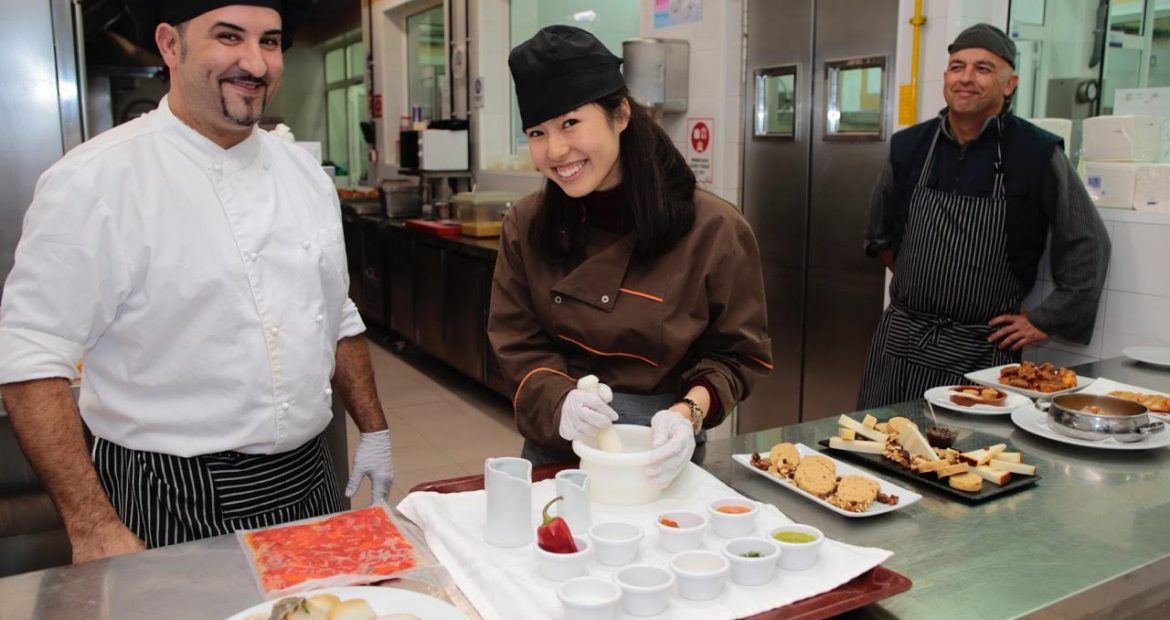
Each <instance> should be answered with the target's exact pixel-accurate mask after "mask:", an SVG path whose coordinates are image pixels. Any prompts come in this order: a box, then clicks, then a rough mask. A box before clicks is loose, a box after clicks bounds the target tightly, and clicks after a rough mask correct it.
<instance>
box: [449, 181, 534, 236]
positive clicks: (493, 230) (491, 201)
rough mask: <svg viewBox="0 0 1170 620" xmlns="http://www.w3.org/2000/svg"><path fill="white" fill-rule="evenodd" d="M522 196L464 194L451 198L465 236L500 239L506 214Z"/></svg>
mask: <svg viewBox="0 0 1170 620" xmlns="http://www.w3.org/2000/svg"><path fill="white" fill-rule="evenodd" d="M521 197H522V196H521V195H520V194H515V193H512V192H463V193H460V194H455V195H454V196H452V197H451V204H452V205H454V207H455V210H456V211H457V212H458V218H459V224H460V226H462V228H463V234H464V235H466V236H468V237H498V236H500V229H501V227H502V225H503V221H504V214H505V213H507V212H508V209H510V208H512V204H513V203H514V202H516V201H517V200H519V199H520V198H521Z"/></svg>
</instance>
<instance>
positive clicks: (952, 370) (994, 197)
mask: <svg viewBox="0 0 1170 620" xmlns="http://www.w3.org/2000/svg"><path fill="white" fill-rule="evenodd" d="M948 52H949V53H950V58H949V61H948V65H947V68H946V72H945V74H944V87H943V88H944V91H943V93H944V98H945V99H946V101H947V108H946V109H944V110H943V111H942V113H941V114H940V115H939V116H938V117H937V118H935V119H932V120H930V121H927V122H925V123H921V124H919V125H916V126H914V127H911V128H909V129H906V130H904V131H901V132H898V133H897V134H895V135H894V136H893V138H892V139H891V146H890V160H889V162H888V163H887V165H886V168H885V170H884V172H883V175H882V179H881V182H880V184H879V187H878V189H877V191H876V192H875V195H874V204H873V207H872V210H871V215H870V225H869V230H868V231H867V236H866V251H867V252H868V253H869V254H870V255H876V256H879V257H880V258H881V259H882V260H883V262H885V264H886V266H887V267H890V268H891V269H892V271H893V280H892V282H891V284H890V299H891V303H890V306H889V308H887V309H886V312H885V314H884V315H883V317H882V320H881V322H880V323H879V325H878V329H877V332H876V333H875V335H874V339H873V342H872V344H871V346H870V351H869V356H868V358H867V360H866V365H865V372H864V375H863V377H862V383H861V389H860V393H859V395H858V406H859V408H863V409H864V408H872V407H880V406H883V405H887V404H891V403H895V402H902V401H907V400H913V399H916V398H920V397H921V396H922V393H923V392H924V391H925V390H927V389H929V388H931V387H935V386H939V385H954V384H959V383H963V382H965V379H964V378H963V374H964V373H967V372H970V371H973V370H977V369H980V368H987V367H990V366H997V365H1001V364H1009V363H1014V362H1018V361H1019V360H1020V356H1021V349H1023V348H1024V347H1026V346H1028V345H1032V344H1035V343H1039V342H1042V341H1044V340H1046V339H1047V338H1049V337H1050V336H1061V337H1063V338H1066V339H1068V340H1071V341H1073V342H1079V343H1087V342H1088V340H1089V338H1090V337H1091V335H1092V331H1093V321H1094V318H1095V316H1096V312H1097V305H1098V301H1099V297H1100V293H1101V288H1102V286H1103V285H1104V279H1105V268H1106V265H1107V264H1108V257H1109V239H1108V236H1107V233H1106V231H1105V227H1104V224H1103V223H1102V222H1101V218H1100V215H1099V214H1098V213H1097V211H1096V208H1095V207H1094V206H1093V204H1092V202H1091V200H1090V199H1089V197H1088V195H1087V193H1086V192H1085V189H1084V187H1083V185H1081V183H1080V181H1079V180H1078V179H1077V177H1076V174H1075V173H1074V171H1073V170H1072V168H1071V165H1070V164H1069V162H1068V160H1067V159H1066V158H1065V156H1064V153H1063V150H1062V145H1061V141H1060V139H1059V138H1057V137H1056V136H1054V135H1052V134H1050V133H1048V132H1045V131H1043V130H1041V129H1039V128H1037V127H1035V126H1034V125H1032V124H1031V123H1028V122H1027V121H1024V120H1023V119H1020V118H1017V117H1015V116H1014V115H1012V114H1011V112H1010V110H1009V105H1010V97H1011V94H1012V92H1013V91H1014V90H1015V87H1016V82H1017V80H1018V78H1017V76H1015V75H1014V61H1015V57H1016V53H1015V44H1014V43H1013V42H1012V41H1011V39H1010V38H1008V36H1007V35H1006V34H1004V33H1003V31H1001V30H999V29H998V28H995V27H993V26H990V25H987V24H979V25H976V26H973V27H971V28H969V29H967V30H965V31H964V32H962V33H961V34H960V35H959V36H958V37H957V38H956V39H955V42H954V43H953V44H952V45H951V46H950V47H949V48H948ZM1049 233H1051V239H1052V242H1051V245H1050V247H1049V248H1048V249H1049V252H1050V253H1051V257H1052V279H1053V281H1054V291H1053V292H1052V293H1051V294H1050V295H1048V296H1047V297H1046V298H1045V299H1043V300H1042V301H1041V302H1040V303H1039V305H1038V306H1037V307H1035V308H1033V309H1032V310H1031V311H1027V310H1024V308H1023V306H1022V304H1023V301H1024V298H1025V297H1026V296H1027V295H1028V294H1029V291H1031V289H1032V287H1033V285H1034V284H1035V282H1036V279H1037V271H1038V266H1039V262H1040V258H1041V256H1042V255H1043V253H1044V250H1045V246H1046V242H1047V239H1048V237H1049Z"/></svg>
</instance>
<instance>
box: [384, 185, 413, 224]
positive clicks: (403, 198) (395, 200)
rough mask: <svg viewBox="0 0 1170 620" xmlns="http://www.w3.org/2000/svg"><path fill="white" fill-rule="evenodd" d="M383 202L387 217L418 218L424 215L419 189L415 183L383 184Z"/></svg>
mask: <svg viewBox="0 0 1170 620" xmlns="http://www.w3.org/2000/svg"><path fill="white" fill-rule="evenodd" d="M382 200H383V201H384V202H385V205H384V206H385V209H386V217H390V218H394V217H418V216H420V215H422V200H421V196H420V195H419V188H418V186H417V185H414V184H413V183H394V184H391V183H383V184H382Z"/></svg>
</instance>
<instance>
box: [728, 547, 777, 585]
mask: <svg viewBox="0 0 1170 620" xmlns="http://www.w3.org/2000/svg"><path fill="white" fill-rule="evenodd" d="M750 551H755V552H757V553H759V554H760V557H758V558H745V557H743V556H742V555H740V554H742V553H748V552H750ZM780 553H781V551H780V543H778V542H776V541H775V540H769V539H766V538H736V539H735V540H729V541H727V544H725V545H723V557H725V558H727V561H728V562H729V563H730V568H731V580H732V581H734V582H735V583H738V584H739V585H741V586H758V585H763V584H765V583H768V582H769V581H771V580H772V575H774V574H775V573H776V562H777V561H778V560H779V559H780Z"/></svg>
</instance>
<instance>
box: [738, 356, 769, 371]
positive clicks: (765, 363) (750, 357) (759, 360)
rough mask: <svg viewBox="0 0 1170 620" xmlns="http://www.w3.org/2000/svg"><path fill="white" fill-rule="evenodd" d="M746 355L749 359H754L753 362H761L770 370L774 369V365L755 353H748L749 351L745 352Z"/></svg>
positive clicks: (760, 363)
mask: <svg viewBox="0 0 1170 620" xmlns="http://www.w3.org/2000/svg"><path fill="white" fill-rule="evenodd" d="M744 356H745V357H747V358H748V359H750V360H752V361H753V362H755V363H757V364H759V365H760V366H763V367H764V368H767V369H768V370H772V365H771V364H769V363H768V362H765V361H764V360H762V359H760V358H758V357H756V356H754V355H748V354H747V353H744Z"/></svg>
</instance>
